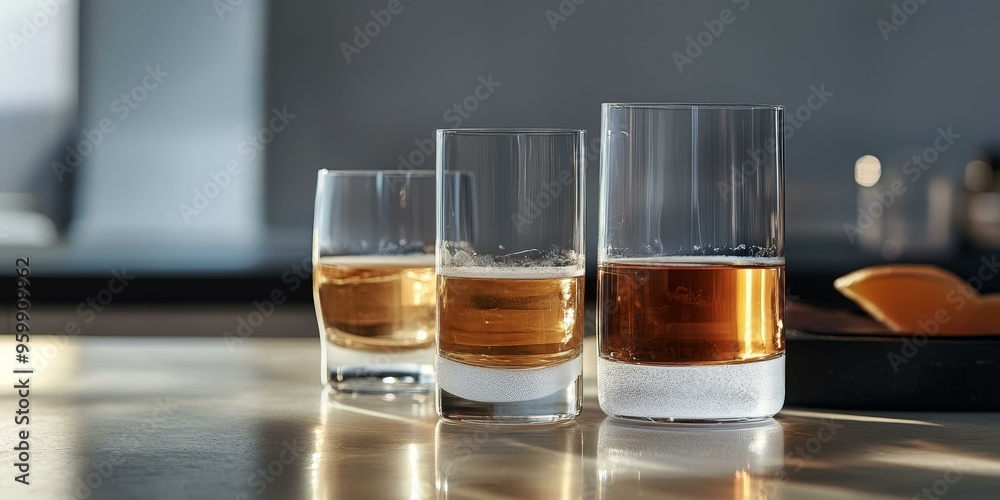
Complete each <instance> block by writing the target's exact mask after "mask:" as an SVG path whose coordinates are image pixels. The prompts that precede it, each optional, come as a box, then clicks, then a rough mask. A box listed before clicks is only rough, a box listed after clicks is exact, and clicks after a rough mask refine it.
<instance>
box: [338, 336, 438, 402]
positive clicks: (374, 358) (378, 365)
mask: <svg viewBox="0 0 1000 500" xmlns="http://www.w3.org/2000/svg"><path fill="white" fill-rule="evenodd" d="M324 342H325V343H326V346H325V348H326V351H325V353H324V357H325V358H326V368H327V369H326V373H327V384H328V385H329V386H330V388H331V389H332V390H334V391H337V392H348V393H355V394H427V393H430V392H431V391H433V389H434V365H433V362H434V352H435V349H434V347H433V346H431V347H427V348H424V349H417V350H407V349H402V348H395V347H386V348H384V349H383V350H382V351H381V352H379V351H359V350H356V349H347V348H345V347H341V346H339V345H337V344H334V343H333V342H330V341H329V340H324Z"/></svg>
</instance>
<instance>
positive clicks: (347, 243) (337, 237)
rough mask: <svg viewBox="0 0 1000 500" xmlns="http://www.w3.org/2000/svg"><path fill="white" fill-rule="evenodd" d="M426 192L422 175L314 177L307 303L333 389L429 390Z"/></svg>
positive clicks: (429, 215)
mask: <svg viewBox="0 0 1000 500" xmlns="http://www.w3.org/2000/svg"><path fill="white" fill-rule="evenodd" d="M434 190H435V178H434V172H429V171H425V172H419V171H414V172H398V171H386V172H381V171H328V170H320V171H319V178H318V183H317V188H316V213H315V219H314V228H313V248H312V252H313V295H314V302H315V304H316V317H317V319H318V320H319V329H320V337H321V339H322V353H323V354H322V357H323V362H322V366H323V381H324V383H328V384H330V386H331V387H332V388H333V389H335V390H337V391H348V392H358V393H386V392H399V393H415V392H429V391H430V390H432V389H433V386H434V371H433V360H434V328H435V317H434V316H435V309H434V303H435V291H434Z"/></svg>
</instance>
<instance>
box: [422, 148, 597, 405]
mask: <svg viewBox="0 0 1000 500" xmlns="http://www.w3.org/2000/svg"><path fill="white" fill-rule="evenodd" d="M437 149H438V157H437V173H438V181H439V186H438V206H437V213H438V225H437V271H438V282H437V285H438V330H437V340H438V346H437V349H438V351H437V352H438V356H437V358H436V369H437V387H438V391H437V405H438V414H439V415H440V416H441V417H442V418H445V419H450V420H460V421H471V422H491V423H541V422H555V421H560V420H566V419H571V418H573V417H575V416H576V415H578V414H579V413H580V408H581V387H580V378H581V368H582V366H583V363H582V361H583V359H582V356H581V355H582V352H583V331H584V309H583V301H584V294H583V286H584V285H583V283H584V241H585V240H584V231H583V227H584V225H583V216H584V132H583V131H582V130H550V129H534V130H533V129H452V130H439V131H438V133H437ZM461 171H468V172H470V175H471V177H472V179H471V180H472V181H474V182H467V183H466V182H462V183H456V182H454V181H452V180H451V179H449V178H448V177H447V176H448V174H449V173H454V172H461Z"/></svg>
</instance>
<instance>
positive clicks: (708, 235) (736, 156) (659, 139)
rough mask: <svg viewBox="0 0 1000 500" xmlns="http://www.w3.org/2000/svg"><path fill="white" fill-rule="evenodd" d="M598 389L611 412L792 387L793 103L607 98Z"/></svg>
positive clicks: (764, 399) (744, 411)
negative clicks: (787, 195) (789, 147)
mask: <svg viewBox="0 0 1000 500" xmlns="http://www.w3.org/2000/svg"><path fill="white" fill-rule="evenodd" d="M601 122H602V124H601V133H602V136H601V145H602V148H601V186H600V218H599V227H600V230H599V231H600V234H599V235H598V256H597V258H598V304H597V313H598V314H597V318H598V325H597V332H598V351H599V357H598V396H599V402H600V405H601V408H602V409H603V410H604V412H605V413H607V414H608V415H611V416H613V417H618V418H624V419H637V420H652V421H666V422H677V421H692V422H699V421H707V422H724V421H747V420H757V419H762V418H766V417H769V416H771V415H774V414H775V413H777V412H778V411H779V410H780V409H781V406H782V404H783V402H784V395H785V358H784V354H785V337H784V329H783V326H782V316H783V308H784V284H785V246H784V200H783V198H784V196H783V182H784V181H783V150H784V141H783V138H782V134H781V131H782V108H781V107H780V106H771V105H720V104H667V103H636V104H604V106H603V110H602V118H601Z"/></svg>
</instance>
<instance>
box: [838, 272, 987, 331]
mask: <svg viewBox="0 0 1000 500" xmlns="http://www.w3.org/2000/svg"><path fill="white" fill-rule="evenodd" d="M833 286H834V287H835V288H836V289H837V290H838V291H840V293H842V294H844V295H845V296H846V297H847V298H849V299H851V300H853V301H854V302H855V303H857V304H858V305H859V306H861V308H862V309H864V310H865V312H867V313H868V314H870V315H871V316H872V317H873V318H875V319H876V320H878V321H879V322H880V323H882V324H884V325H885V326H887V327H889V329H890V330H892V331H893V332H896V333H917V332H923V333H927V334H932V335H933V334H941V335H990V334H993V335H997V334H1000V294H997V293H994V294H989V295H980V294H979V292H977V291H976V290H975V289H974V288H972V287H971V286H969V284H968V283H966V282H965V281H963V280H962V279H961V278H959V277H958V276H955V275H954V274H952V273H950V272H948V271H945V270H944V269H941V268H939V267H935V266H926V265H899V264H895V265H886V266H874V267H866V268H864V269H859V270H857V271H854V272H852V273H849V274H846V275H844V276H841V277H840V278H837V280H836V281H834V282H833Z"/></svg>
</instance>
